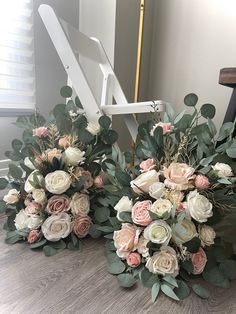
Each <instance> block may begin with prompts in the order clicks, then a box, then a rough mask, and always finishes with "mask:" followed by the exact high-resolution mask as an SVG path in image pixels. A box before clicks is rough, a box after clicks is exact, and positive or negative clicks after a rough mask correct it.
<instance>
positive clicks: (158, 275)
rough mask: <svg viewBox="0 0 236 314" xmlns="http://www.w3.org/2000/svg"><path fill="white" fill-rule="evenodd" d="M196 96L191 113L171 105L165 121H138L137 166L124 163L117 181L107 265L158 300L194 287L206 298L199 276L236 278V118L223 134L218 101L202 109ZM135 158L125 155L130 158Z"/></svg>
mask: <svg viewBox="0 0 236 314" xmlns="http://www.w3.org/2000/svg"><path fill="white" fill-rule="evenodd" d="M197 101H198V98H197V96H196V95H195V94H189V95H187V96H186V97H185V100H184V102H185V105H186V106H188V107H189V109H190V110H191V108H192V110H193V112H192V113H185V111H183V112H182V113H180V114H179V115H177V116H176V117H174V115H175V114H174V111H173V109H172V108H171V107H170V106H169V105H168V106H167V111H166V113H165V116H164V121H163V122H160V121H158V120H157V119H158V118H159V117H158V116H157V115H154V116H153V119H152V120H151V121H148V122H146V123H144V124H142V125H140V126H139V135H138V138H137V143H136V157H137V165H135V166H134V167H131V168H130V171H129V172H128V171H127V169H126V170H125V169H124V168H123V170H122V169H121V170H122V171H123V178H124V177H125V174H126V177H125V178H126V180H125V181H124V180H123V184H122V182H121V180H120V181H119V182H117V183H118V184H116V182H114V186H116V188H117V191H115V192H114V194H117V193H119V192H118V191H119V190H121V191H123V196H122V197H121V198H120V199H119V201H118V202H117V204H116V205H115V207H114V209H115V210H116V212H117V215H116V219H117V220H116V225H114V232H113V238H112V240H111V241H109V242H108V243H107V245H106V257H107V261H108V271H109V272H110V273H112V274H114V275H116V276H117V280H118V283H119V284H120V286H122V287H126V288H128V287H131V286H133V285H134V284H135V283H136V281H137V280H138V279H139V280H140V281H141V282H142V284H143V286H144V287H147V288H150V289H151V294H152V300H153V302H155V300H156V299H157V297H158V295H159V294H160V292H162V293H164V294H165V295H167V296H168V297H170V298H172V299H174V300H181V299H184V298H186V297H187V296H188V295H189V294H190V291H191V290H192V291H193V292H195V293H196V294H197V295H198V296H200V297H201V298H204V299H205V298H208V297H209V292H208V291H207V290H206V289H205V288H204V287H203V286H201V285H200V284H198V283H194V281H193V280H194V278H196V277H199V276H201V277H202V278H203V279H204V280H205V281H207V282H209V283H211V284H213V285H216V286H218V287H223V288H227V287H229V284H230V280H233V279H236V242H235V239H236V238H235V235H236V186H235V181H236V180H235V173H236V165H235V162H234V160H233V158H236V139H235V138H233V135H232V134H233V130H234V124H233V123H226V124H224V125H223V126H222V127H221V129H220V131H219V133H217V130H216V127H215V125H214V123H213V121H212V118H213V117H214V115H215V108H214V106H213V105H211V104H205V105H203V106H202V107H201V108H200V110H198V109H197V108H196V104H197ZM203 119H205V121H204V120H203ZM130 157H131V156H130V154H126V161H127V162H129V161H131V158H130ZM115 167H116V169H119V167H120V166H119V162H117V163H116V165H114V168H115ZM114 168H113V169H112V171H114ZM121 170H120V171H121ZM109 171H110V170H108V174H109ZM116 171H117V170H116ZM128 185H130V188H131V189H130V190H128V189H126V190H125V191H124V190H123V189H124V187H126V188H127V186H128ZM120 186H122V187H121V188H120Z"/></svg>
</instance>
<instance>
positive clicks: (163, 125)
mask: <svg viewBox="0 0 236 314" xmlns="http://www.w3.org/2000/svg"><path fill="white" fill-rule="evenodd" d="M158 126H159V127H161V128H162V130H163V134H164V135H165V134H168V133H170V132H171V131H172V130H173V128H174V127H173V126H172V125H171V123H169V122H166V123H164V122H158V123H156V124H155V125H154V126H153V128H152V129H151V131H150V135H151V136H153V135H154V132H155V130H156V128H157V127H158Z"/></svg>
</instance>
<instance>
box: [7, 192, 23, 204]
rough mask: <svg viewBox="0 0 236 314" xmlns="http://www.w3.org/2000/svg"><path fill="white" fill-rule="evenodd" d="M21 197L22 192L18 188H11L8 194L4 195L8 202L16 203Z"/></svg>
mask: <svg viewBox="0 0 236 314" xmlns="http://www.w3.org/2000/svg"><path fill="white" fill-rule="evenodd" d="M19 199H20V192H18V191H17V190H16V189H11V190H10V191H8V193H7V194H6V195H4V197H3V200H4V202H6V203H7V204H15V203H17V202H18V201H19Z"/></svg>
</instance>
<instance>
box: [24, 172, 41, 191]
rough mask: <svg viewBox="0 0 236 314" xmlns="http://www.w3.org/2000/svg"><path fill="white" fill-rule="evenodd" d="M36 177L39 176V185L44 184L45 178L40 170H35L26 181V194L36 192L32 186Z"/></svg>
mask: <svg viewBox="0 0 236 314" xmlns="http://www.w3.org/2000/svg"><path fill="white" fill-rule="evenodd" d="M34 176H37V179H38V181H39V183H42V182H43V176H42V175H41V173H40V172H39V171H38V170H34V171H33V172H31V174H30V175H29V176H28V178H27V180H26V181H25V192H26V193H30V192H32V191H33V190H34V187H33V185H31V183H30V181H34Z"/></svg>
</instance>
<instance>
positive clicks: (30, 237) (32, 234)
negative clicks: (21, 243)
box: [27, 230, 39, 244]
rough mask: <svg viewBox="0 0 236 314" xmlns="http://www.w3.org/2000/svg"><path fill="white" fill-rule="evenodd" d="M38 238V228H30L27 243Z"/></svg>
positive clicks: (33, 241)
mask: <svg viewBox="0 0 236 314" xmlns="http://www.w3.org/2000/svg"><path fill="white" fill-rule="evenodd" d="M38 238H39V231H38V230H31V231H30V233H29V235H28V239H27V241H28V243H30V244H32V243H35V242H36V241H37V240H38Z"/></svg>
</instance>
